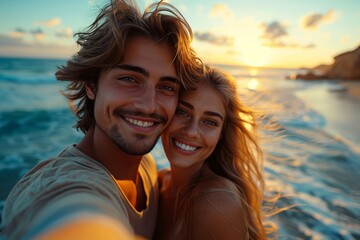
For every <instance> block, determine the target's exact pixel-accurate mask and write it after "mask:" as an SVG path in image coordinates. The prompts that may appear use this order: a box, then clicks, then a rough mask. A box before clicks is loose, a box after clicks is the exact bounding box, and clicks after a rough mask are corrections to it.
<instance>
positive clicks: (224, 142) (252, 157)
mask: <svg viewBox="0 0 360 240" xmlns="http://www.w3.org/2000/svg"><path fill="white" fill-rule="evenodd" d="M199 84H200V85H201V84H206V85H209V86H212V87H213V88H214V89H215V90H216V91H218V93H219V94H220V96H222V97H223V100H224V102H225V110H226V111H225V112H226V116H225V121H224V125H223V129H222V134H221V135H222V137H221V139H220V140H219V142H218V144H217V146H216V148H215V150H214V152H213V153H212V154H211V155H210V157H209V158H208V159H207V160H206V161H205V164H207V165H208V166H209V167H210V169H211V170H212V171H213V172H214V173H215V174H217V175H219V176H221V177H224V178H226V179H228V180H230V181H231V182H233V183H234V185H235V186H236V188H237V189H238V192H239V194H238V195H239V197H240V198H241V199H240V201H241V203H242V206H239V208H240V209H242V211H243V212H244V215H243V218H244V219H243V221H242V222H243V223H244V224H245V229H246V230H247V231H246V232H244V236H239V238H240V239H267V238H268V237H267V236H268V235H270V234H272V233H273V232H274V231H276V228H275V227H274V226H273V225H269V227H265V224H264V220H265V219H264V218H265V216H264V214H263V212H262V203H263V193H264V178H263V171H262V169H263V166H262V164H263V153H262V150H261V148H260V146H259V142H258V133H257V129H258V123H257V114H256V113H255V112H254V111H253V110H251V109H250V108H249V107H247V106H245V105H244V104H243V103H242V102H241V101H240V95H239V92H238V91H237V83H236V81H235V79H234V78H233V77H232V76H231V75H229V74H227V73H225V72H223V71H220V70H219V69H215V68H211V67H209V66H206V68H205V72H204V74H203V77H202V78H201V79H200V81H199ZM203 180H204V179H202V178H201V174H198V175H197V177H195V178H194V179H193V182H192V184H190V185H189V186H187V188H186V189H184V190H183V191H182V193H181V196H182V198H181V199H180V201H179V202H178V207H179V209H178V210H179V211H178V213H179V222H180V224H181V226H182V231H183V232H184V234H185V238H186V239H192V237H191V236H192V235H193V234H192V232H193V231H196V229H192V227H191V203H192V202H193V200H194V198H196V197H197V196H196V195H197V194H198V193H197V192H196V186H197V184H198V183H199V182H201V181H203ZM204 181H205V180H204ZM185 196H186V197H185ZM189 209H190V211H189ZM239 224H242V223H239ZM241 228H244V226H242V227H241Z"/></svg>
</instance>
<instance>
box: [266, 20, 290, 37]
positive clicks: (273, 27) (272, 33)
mask: <svg viewBox="0 0 360 240" xmlns="http://www.w3.org/2000/svg"><path fill="white" fill-rule="evenodd" d="M261 28H262V30H263V34H262V35H261V36H260V38H265V39H270V40H274V39H278V38H280V37H283V36H286V35H288V33H287V31H286V26H284V25H281V23H279V22H277V21H274V22H272V23H270V24H267V23H262V24H261Z"/></svg>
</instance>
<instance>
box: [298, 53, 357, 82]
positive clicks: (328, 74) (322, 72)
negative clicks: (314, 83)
mask: <svg viewBox="0 0 360 240" xmlns="http://www.w3.org/2000/svg"><path fill="white" fill-rule="evenodd" d="M292 79H303V80H318V79H342V80H360V46H359V47H358V48H356V49H355V50H353V51H349V52H345V53H342V54H340V55H337V56H336V57H334V63H333V64H331V65H319V66H317V67H314V68H312V69H310V70H309V71H308V72H307V73H304V74H297V75H296V76H295V77H292Z"/></svg>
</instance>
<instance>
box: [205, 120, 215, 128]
mask: <svg viewBox="0 0 360 240" xmlns="http://www.w3.org/2000/svg"><path fill="white" fill-rule="evenodd" d="M205 124H206V125H208V126H211V127H216V126H218V124H217V122H215V121H212V120H205Z"/></svg>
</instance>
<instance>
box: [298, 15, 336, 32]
mask: <svg viewBox="0 0 360 240" xmlns="http://www.w3.org/2000/svg"><path fill="white" fill-rule="evenodd" d="M335 15H336V14H335V11H334V10H329V11H328V12H327V13H326V14H320V13H309V14H306V15H304V16H303V17H301V19H300V26H301V27H302V28H304V29H309V30H312V29H316V28H317V27H318V26H319V25H320V24H322V23H331V22H333V21H334V19H335Z"/></svg>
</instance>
